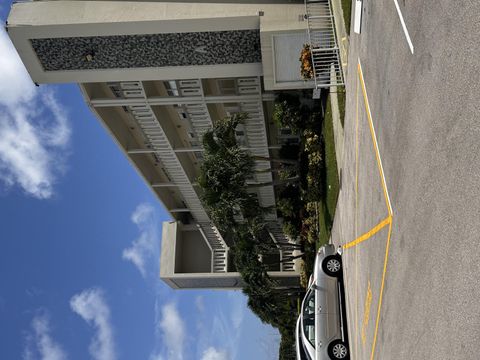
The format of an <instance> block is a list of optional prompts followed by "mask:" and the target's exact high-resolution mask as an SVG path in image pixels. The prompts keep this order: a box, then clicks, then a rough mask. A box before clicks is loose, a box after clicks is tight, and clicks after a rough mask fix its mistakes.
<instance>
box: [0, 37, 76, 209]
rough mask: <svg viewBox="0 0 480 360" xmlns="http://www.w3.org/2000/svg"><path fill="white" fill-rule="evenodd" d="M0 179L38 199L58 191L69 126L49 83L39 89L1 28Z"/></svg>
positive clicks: (67, 142) (69, 131)
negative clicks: (57, 186) (56, 186)
mask: <svg viewBox="0 0 480 360" xmlns="http://www.w3.org/2000/svg"><path fill="white" fill-rule="evenodd" d="M0 54H2V55H1V56H0V181H1V182H2V183H3V185H4V186H5V187H6V188H10V187H13V186H18V187H20V188H21V189H22V190H23V191H24V192H25V193H27V194H28V195H30V196H33V197H35V198H38V199H46V198H50V197H52V196H53V195H54V185H55V183H56V181H57V179H58V176H59V175H60V174H61V173H62V172H63V171H64V170H65V169H64V165H65V157H66V153H68V151H67V152H66V150H67V149H68V145H69V142H70V133H71V129H70V125H69V122H68V120H67V116H66V111H65V110H64V109H63V107H62V106H61V105H60V104H59V102H58V100H57V99H56V97H55V95H54V93H53V92H52V90H50V88H49V87H48V86H42V87H40V88H36V87H35V85H34V84H33V83H32V81H31V79H30V77H29V75H28V73H27V71H26V70H25V68H24V66H23V64H22V62H21V60H20V58H19V56H18V54H17V52H16V50H15V48H14V47H13V45H12V44H11V42H10V39H9V38H8V36H7V34H6V33H5V31H4V30H3V29H0Z"/></svg>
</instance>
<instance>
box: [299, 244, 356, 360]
mask: <svg viewBox="0 0 480 360" xmlns="http://www.w3.org/2000/svg"><path fill="white" fill-rule="evenodd" d="M342 278H343V271H342V258H341V256H340V255H339V254H338V253H337V252H336V251H335V246H334V245H331V244H329V245H325V246H323V247H321V248H320V249H319V251H318V253H317V257H316V259H315V265H314V272H313V274H312V277H311V278H310V281H309V287H308V290H307V294H306V295H305V298H304V299H303V302H302V307H301V313H300V316H299V318H298V320H297V327H296V331H295V336H296V351H297V359H300V360H304V359H306V360H327V359H332V360H338V359H343V360H346V359H349V358H350V351H349V348H348V339H347V332H346V327H345V322H344V320H345V306H344V304H345V302H344V301H345V299H344V295H343V294H344V293H343V283H342V281H341V280H342Z"/></svg>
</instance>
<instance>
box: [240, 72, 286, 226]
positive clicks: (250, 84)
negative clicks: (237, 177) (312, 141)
mask: <svg viewBox="0 0 480 360" xmlns="http://www.w3.org/2000/svg"><path fill="white" fill-rule="evenodd" d="M237 89H238V93H239V94H242V95H243V94H256V95H258V97H257V99H256V100H252V101H242V102H240V109H239V110H240V112H245V113H247V114H248V118H247V120H246V122H245V133H246V134H245V135H246V148H248V149H249V151H250V153H251V154H252V155H254V156H261V157H265V158H269V157H270V153H269V150H268V138H267V129H266V124H265V115H264V113H263V104H262V97H261V94H262V88H261V84H260V78H258V77H255V78H240V79H237ZM270 168H271V165H270V161H267V160H256V161H255V169H256V170H260V171H261V170H269V169H270ZM255 181H256V182H257V183H269V182H272V174H271V172H258V173H256V174H255ZM257 193H258V200H259V202H260V205H261V206H263V207H269V206H275V193H274V190H273V186H272V185H269V186H262V187H260V188H258V191H257ZM266 217H267V219H268V220H273V219H276V214H275V212H272V213H270V214H267V216H266Z"/></svg>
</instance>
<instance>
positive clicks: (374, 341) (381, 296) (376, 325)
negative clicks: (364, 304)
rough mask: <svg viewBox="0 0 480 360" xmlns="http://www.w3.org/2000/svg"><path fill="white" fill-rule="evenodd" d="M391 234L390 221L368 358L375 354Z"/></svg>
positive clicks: (371, 359) (371, 358)
mask: <svg viewBox="0 0 480 360" xmlns="http://www.w3.org/2000/svg"><path fill="white" fill-rule="evenodd" d="M391 235H392V223H391V222H390V227H389V229H388V238H387V246H386V248H385V261H384V262H383V274H382V285H381V286H380V298H379V299H378V310H377V321H376V323H375V333H374V335H373V344H372V353H371V355H370V360H373V356H374V355H375V345H376V343H377V333H378V324H379V322H380V310H381V309H382V299H383V287H384V285H385V274H386V273H387V263H388V251H389V249H390V237H391Z"/></svg>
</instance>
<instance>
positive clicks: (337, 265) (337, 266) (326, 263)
mask: <svg viewBox="0 0 480 360" xmlns="http://www.w3.org/2000/svg"><path fill="white" fill-rule="evenodd" d="M322 269H323V271H324V272H325V274H327V275H328V276H334V277H340V276H342V258H341V257H340V256H339V255H330V256H327V257H326V258H325V259H324V260H323V262H322Z"/></svg>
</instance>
